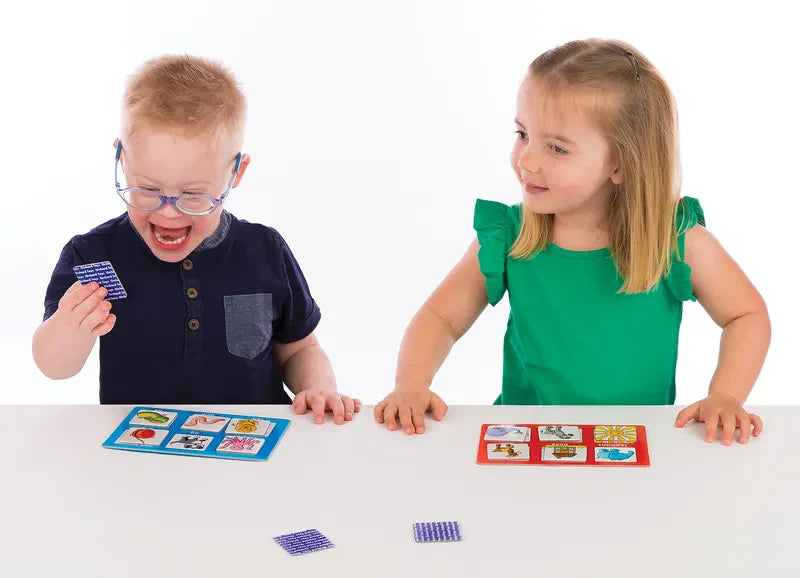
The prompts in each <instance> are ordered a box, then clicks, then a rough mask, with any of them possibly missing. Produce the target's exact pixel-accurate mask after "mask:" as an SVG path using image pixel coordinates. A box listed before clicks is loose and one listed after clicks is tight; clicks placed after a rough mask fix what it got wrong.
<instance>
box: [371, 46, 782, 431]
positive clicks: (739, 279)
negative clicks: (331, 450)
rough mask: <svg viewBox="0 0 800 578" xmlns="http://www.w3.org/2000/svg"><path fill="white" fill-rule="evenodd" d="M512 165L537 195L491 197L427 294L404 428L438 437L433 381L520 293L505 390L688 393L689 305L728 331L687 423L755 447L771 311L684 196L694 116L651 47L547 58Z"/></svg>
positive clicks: (406, 369) (572, 401)
mask: <svg viewBox="0 0 800 578" xmlns="http://www.w3.org/2000/svg"><path fill="white" fill-rule="evenodd" d="M515 122H516V126H517V130H516V134H517V139H516V142H515V143H514V148H513V149H512V153H511V166H512V168H513V169H514V172H515V174H516V176H517V179H518V180H519V183H520V185H521V187H522V191H523V202H522V203H521V204H520V205H514V206H510V207H509V206H506V205H503V204H501V203H496V202H491V201H483V200H478V201H477V203H476V205H475V218H474V228H475V230H476V231H477V239H476V240H475V241H473V242H472V244H471V245H470V246H469V248H468V249H467V252H466V254H465V255H464V257H463V258H462V259H461V260H460V261H459V263H458V264H457V265H456V266H455V268H454V269H453V270H452V271H451V272H450V274H449V275H448V276H447V277H446V278H445V280H444V281H443V282H442V284H441V285H440V286H439V287H438V288H437V289H436V291H434V293H433V295H431V297H430V298H429V299H428V300H427V302H426V303H425V304H424V305H423V306H422V308H421V309H420V310H419V312H418V313H417V314H416V316H415V317H414V319H413V320H412V321H411V324H410V325H409V327H408V329H407V331H406V334H405V337H404V339H403V342H402V344H401V347H400V353H399V359H398V366H397V376H396V387H395V390H394V391H393V392H392V393H390V394H389V395H388V396H386V398H385V399H384V400H383V401H382V402H380V403H379V404H378V405H377V406H376V408H375V418H376V420H377V421H378V422H379V423H386V424H387V426H388V427H389V429H392V430H394V429H396V428H397V421H398V418H399V422H400V426H401V427H402V428H403V429H404V430H405V431H406V433H409V434H412V433H415V432H416V433H423V432H424V431H425V426H424V419H423V416H424V413H425V412H426V411H428V410H430V411H432V412H433V415H434V417H435V418H436V419H437V420H441V419H443V417H444V415H445V413H446V411H447V406H446V405H445V403H444V402H443V401H442V400H441V399H440V398H439V397H438V396H437V395H436V394H435V393H433V392H431V391H430V390H429V387H430V385H431V382H432V380H433V376H434V374H435V372H436V370H437V369H438V368H439V366H440V365H441V364H442V362H443V361H444V359H445V358H446V356H447V354H448V352H449V351H450V348H451V347H452V346H453V344H454V343H455V342H456V341H457V340H458V339H459V338H460V337H461V336H462V335H463V334H464V333H465V332H466V331H467V330H468V329H469V327H470V326H471V325H472V324H473V323H474V322H475V320H476V319H477V317H478V316H479V315H480V314H481V312H482V311H483V310H484V309H485V307H486V305H487V303H491V304H492V305H495V304H496V303H497V302H498V301H500V299H501V298H502V297H503V294H504V293H505V292H506V291H508V295H509V300H510V304H511V314H510V316H509V320H508V328H507V331H506V335H505V342H504V362H503V387H502V391H501V394H500V396H499V397H498V399H497V401H496V402H495V403H498V404H517V405H522V404H559V405H582V404H614V405H632V404H650V405H653V404H672V403H674V401H675V365H676V362H677V352H678V333H679V328H680V323H681V314H682V305H683V301H687V300H692V301H694V300H695V299H696V300H698V301H699V302H700V304H701V305H702V306H703V307H704V308H705V309H706V311H708V313H709V315H710V316H711V318H712V319H713V320H714V321H715V322H716V323H717V324H718V325H719V326H720V327H722V329H723V331H722V341H721V345H720V355H719V364H718V366H717V370H716V372H715V373H714V376H713V378H712V380H711V384H710V387H709V393H708V397H706V398H705V399H703V400H702V401H699V402H697V403H694V404H692V405H690V406H689V407H687V408H686V409H684V410H683V411H681V412H680V413H679V414H678V417H677V420H676V422H675V425H676V426H681V427H682V426H684V425H685V424H686V423H687V422H688V421H690V420H697V421H704V422H705V424H706V440H707V441H709V442H711V441H713V440H714V439H715V438H716V435H717V428H718V426H719V425H721V426H722V429H723V433H722V441H723V443H725V444H726V445H727V444H730V443H732V441H733V438H734V431H735V429H736V427H737V426H738V427H739V428H740V435H739V438H738V439H739V441H740V442H741V443H746V442H747V440H748V439H749V436H750V432H751V430H752V432H753V435H756V436H757V435H759V434H760V433H761V429H762V424H761V419H760V418H759V417H758V416H756V415H754V414H748V413H747V412H746V411H745V410H744V409H743V407H742V404H743V403H744V401H745V399H746V398H747V395H748V394H749V392H750V390H751V389H752V387H753V384H754V383H755V380H756V377H757V376H758V373H759V371H760V370H761V366H762V364H763V361H764V357H765V356H766V352H767V348H768V345H769V340H770V322H769V316H768V314H767V309H766V306H765V304H764V301H763V300H762V298H761V296H760V295H759V293H758V291H757V290H756V289H755V287H753V285H752V284H751V283H750V281H749V280H748V279H747V277H746V276H745V274H744V273H743V272H742V271H741V269H739V267H738V266H737V265H736V263H735V262H734V261H733V259H732V258H731V257H730V256H729V255H728V254H727V253H726V252H725V250H724V249H723V248H722V247H721V246H720V244H719V243H718V242H717V240H716V239H715V238H714V237H713V236H712V235H711V233H709V232H708V230H706V228H705V218H704V215H703V210H702V208H701V207H700V203H699V202H698V201H697V200H696V199H693V198H690V197H684V198H680V194H679V191H680V173H679V167H678V146H677V114H676V110H675V105H674V101H673V98H672V94H671V93H670V90H669V88H668V87H667V85H666V83H665V82H664V80H663V79H662V77H661V76H660V74H659V73H658V71H657V70H656V69H655V68H654V67H653V65H652V64H651V63H650V61H649V60H648V59H647V58H645V57H644V56H643V55H642V54H641V53H639V52H638V51H637V50H636V49H635V48H633V47H632V46H629V45H627V44H625V43H622V42H618V41H605V40H598V39H590V40H586V41H577V42H569V43H567V44H565V45H563V46H559V47H557V48H555V49H553V50H550V51H548V52H545V53H544V54H542V55H541V56H539V57H538V58H537V59H536V60H534V61H533V63H532V64H531V65H530V67H529V69H528V73H527V74H526V76H525V79H524V81H523V83H522V86H521V87H520V90H519V94H518V97H517V118H516V119H515Z"/></svg>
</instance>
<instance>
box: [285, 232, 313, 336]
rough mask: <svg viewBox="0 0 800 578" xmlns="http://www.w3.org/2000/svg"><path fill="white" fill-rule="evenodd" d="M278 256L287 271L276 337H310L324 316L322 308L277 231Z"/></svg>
mask: <svg viewBox="0 0 800 578" xmlns="http://www.w3.org/2000/svg"><path fill="white" fill-rule="evenodd" d="M275 235H276V237H277V248H278V258H279V259H280V260H281V263H282V267H283V270H284V273H285V281H286V298H285V299H284V301H283V303H282V304H281V306H280V318H279V319H278V320H277V324H276V331H275V339H276V340H277V341H279V342H281V343H292V342H294V341H300V340H301V339H303V338H305V337H308V336H309V335H310V334H311V333H312V332H313V331H314V329H315V328H316V327H317V325H318V324H319V321H320V318H321V317H322V315H321V313H320V310H319V307H318V306H317V304H316V302H315V301H314V299H313V297H311V292H310V291H309V288H308V283H307V282H306V278H305V276H304V275H303V271H302V270H301V269H300V265H299V264H298V263H297V260H296V259H295V258H294V255H293V254H292V252H291V250H290V249H289V246H288V245H287V244H286V241H284V240H283V237H281V236H280V235H279V234H278V233H277V232H276V233H275Z"/></svg>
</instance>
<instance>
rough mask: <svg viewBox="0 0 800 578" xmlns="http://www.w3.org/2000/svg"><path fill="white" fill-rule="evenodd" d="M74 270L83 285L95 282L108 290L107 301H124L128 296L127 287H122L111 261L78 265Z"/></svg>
mask: <svg viewBox="0 0 800 578" xmlns="http://www.w3.org/2000/svg"><path fill="white" fill-rule="evenodd" d="M72 270H73V271H74V272H75V276H76V277H77V278H78V281H80V282H81V285H87V284H88V283H91V282H92V281H95V282H96V283H98V284H99V285H100V286H101V287H105V288H106V289H108V294H107V295H106V296H105V299H106V300H111V299H124V298H125V297H127V296H128V294H127V293H126V292H125V287H123V286H122V282H121V281H120V280H119V277H117V273H116V271H114V267H112V266H111V261H101V262H99V263H89V264H87V265H76V266H75V267H73V268H72Z"/></svg>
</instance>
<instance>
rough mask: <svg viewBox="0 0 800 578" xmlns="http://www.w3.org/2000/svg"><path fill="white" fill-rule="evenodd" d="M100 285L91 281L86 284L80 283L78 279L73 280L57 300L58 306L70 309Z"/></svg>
mask: <svg viewBox="0 0 800 578" xmlns="http://www.w3.org/2000/svg"><path fill="white" fill-rule="evenodd" d="M98 287H100V286H99V285H98V284H97V283H95V282H94V281H92V282H91V283H87V284H86V285H81V282H80V281H75V283H73V284H72V285H71V286H70V288H69V289H67V290H66V291H65V292H64V295H62V297H61V299H60V300H59V301H58V306H59V307H62V308H64V309H66V310H67V311H72V310H73V309H75V308H76V307H77V306H78V305H80V304H81V303H82V302H83V301H84V300H85V299H86V298H87V297H88V296H89V295H91V294H92V293H93V292H94V291H96V290H97V288H98Z"/></svg>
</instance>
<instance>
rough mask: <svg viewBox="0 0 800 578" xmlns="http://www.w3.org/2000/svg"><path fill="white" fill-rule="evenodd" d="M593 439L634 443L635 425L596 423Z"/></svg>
mask: <svg viewBox="0 0 800 578" xmlns="http://www.w3.org/2000/svg"><path fill="white" fill-rule="evenodd" d="M594 441H596V442H610V443H631V444H632V443H636V426H635V425H596V426H594Z"/></svg>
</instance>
